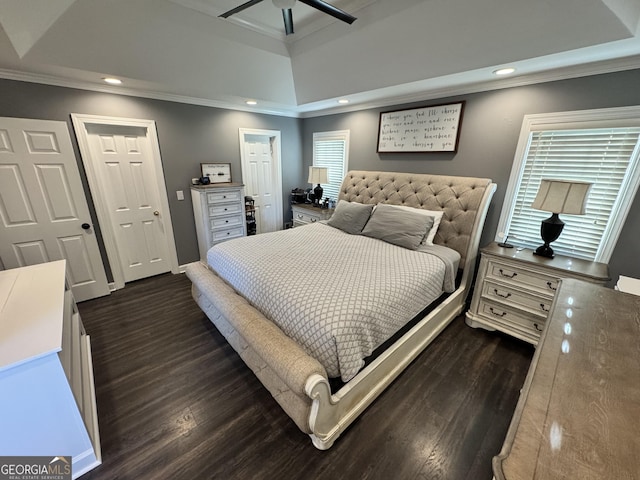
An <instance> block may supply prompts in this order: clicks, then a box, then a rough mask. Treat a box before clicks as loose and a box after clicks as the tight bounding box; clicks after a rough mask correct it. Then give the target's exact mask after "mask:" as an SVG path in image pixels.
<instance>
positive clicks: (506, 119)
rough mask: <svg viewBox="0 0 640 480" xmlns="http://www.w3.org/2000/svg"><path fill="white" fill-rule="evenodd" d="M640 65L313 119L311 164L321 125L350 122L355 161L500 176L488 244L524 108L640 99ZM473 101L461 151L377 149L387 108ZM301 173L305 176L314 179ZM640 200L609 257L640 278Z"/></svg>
mask: <svg viewBox="0 0 640 480" xmlns="http://www.w3.org/2000/svg"><path fill="white" fill-rule="evenodd" d="M638 85H640V70H632V71H627V72H619V73H612V74H606V75H595V76H591V77H585V78H578V79H572V80H563V81H557V82H549V83H544V84H538V85H532V86H524V87H515V88H509V89H504V90H496V91H492V92H483V93H477V94H472V95H463V96H457V97H450V98H441V99H437V100H429V101H424V102H419V103H414V104H407V105H398V106H394V107H385V108H382V109H371V110H366V111H360V112H354V113H346V114H339V115H327V116H323V117H316V118H309V119H305V120H304V123H303V142H302V145H303V152H304V163H305V170H306V169H307V167H308V165H311V163H312V158H313V157H312V144H313V133H314V132H322V131H328V130H343V129H346V130H350V131H351V135H350V149H349V169H352V170H383V171H396V172H414V173H433V174H445V175H463V176H479V177H489V178H492V179H493V180H494V182H496V183H497V184H498V190H497V192H496V194H495V196H494V198H493V201H492V205H491V208H490V211H489V214H488V218H487V223H486V224H485V229H484V232H483V236H482V242H481V245H485V244H487V243H489V242H491V241H493V239H494V237H495V234H496V229H497V224H498V219H499V217H500V211H501V209H502V203H503V201H504V193H505V189H506V186H507V183H508V181H509V175H510V173H511V166H512V164H513V159H514V155H515V150H516V146H517V142H518V136H519V134H520V128H521V126H522V120H523V118H524V115H527V114H532V113H546V112H561V111H570V110H586V109H592V108H606V107H620V106H629V105H640V88H638ZM460 100H464V101H465V109H464V115H463V119H462V124H461V130H460V143H459V147H458V151H457V153H446V154H441V153H430V154H425V153H422V154H421V153H404V154H389V153H387V154H378V153H376V143H377V133H378V120H379V114H380V112H381V111H389V110H394V109H400V108H409V107H412V106H425V105H437V104H441V103H451V102H458V101H460ZM305 181H306V179H305V178H303V177H301V178H300V184H301V185H306V183H305ZM639 219H640V200H639V199H638V196H636V199H635V201H634V203H633V206H632V208H631V211H630V213H629V216H628V218H627V222H626V224H625V227H624V229H623V231H622V234H621V236H620V238H619V240H618V243H617V245H616V248H615V251H614V253H613V256H612V258H611V261H610V262H609V267H610V273H611V277H612V279H614V280H616V279H617V278H618V275H627V276H632V277H636V278H640V260H638V259H639V258H640V242H639V241H638V240H637V239H638V238H640V222H639Z"/></svg>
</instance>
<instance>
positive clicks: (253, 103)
mask: <svg viewBox="0 0 640 480" xmlns="http://www.w3.org/2000/svg"><path fill="white" fill-rule="evenodd" d="M244 103H246V104H247V105H257V104H258V102H256V101H255V100H247V101H246V102H244Z"/></svg>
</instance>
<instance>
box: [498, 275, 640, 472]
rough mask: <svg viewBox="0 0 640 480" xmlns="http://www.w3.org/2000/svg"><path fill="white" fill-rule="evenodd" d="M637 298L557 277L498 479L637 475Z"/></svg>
mask: <svg viewBox="0 0 640 480" xmlns="http://www.w3.org/2000/svg"><path fill="white" fill-rule="evenodd" d="M638 432H640V296H635V295H631V294H627V293H622V292H617V291H615V290H611V289H607V288H603V287H599V286H597V285H594V284H591V283H587V282H584V281H580V280H575V279H567V280H562V282H561V285H560V288H559V289H558V292H557V295H556V298H555V300H554V303H553V307H552V311H551V314H550V316H549V319H548V321H547V325H546V328H545V330H544V332H543V334H542V337H541V339H540V343H539V344H538V347H537V349H536V353H535V355H534V357H533V361H532V364H531V368H530V370H529V374H528V375H527V379H526V381H525V384H524V387H523V389H522V393H521V395H520V400H519V401H518V405H517V407H516V411H515V414H514V417H513V420H512V422H511V426H510V427H509V431H508V433H507V438H506V440H505V443H504V446H503V448H502V451H501V452H500V455H498V456H497V457H495V458H494V459H493V471H494V475H495V478H496V479H498V480H528V479H538V480H546V479H549V480H551V479H553V480H560V479H572V480H573V479H607V480H612V479H615V480H627V479H628V480H632V479H639V478H640V449H639V448H640V447H639V445H640V443H639V440H638Z"/></svg>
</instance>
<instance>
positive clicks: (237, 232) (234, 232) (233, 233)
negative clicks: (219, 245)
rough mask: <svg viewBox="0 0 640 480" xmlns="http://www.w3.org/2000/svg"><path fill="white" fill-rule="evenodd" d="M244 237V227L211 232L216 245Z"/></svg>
mask: <svg viewBox="0 0 640 480" xmlns="http://www.w3.org/2000/svg"><path fill="white" fill-rule="evenodd" d="M242 236H244V228H243V227H242V225H241V226H239V227H235V228H227V229H225V230H213V231H212V232H211V237H212V238H211V239H212V240H213V242H214V243H215V242H221V241H223V240H229V239H230V238H235V237H242Z"/></svg>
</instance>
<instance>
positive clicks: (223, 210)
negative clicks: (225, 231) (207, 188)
mask: <svg viewBox="0 0 640 480" xmlns="http://www.w3.org/2000/svg"><path fill="white" fill-rule="evenodd" d="M232 213H242V205H240V204H238V203H230V204H222V205H215V206H210V207H209V216H211V217H215V216H216V215H229V214H232Z"/></svg>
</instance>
